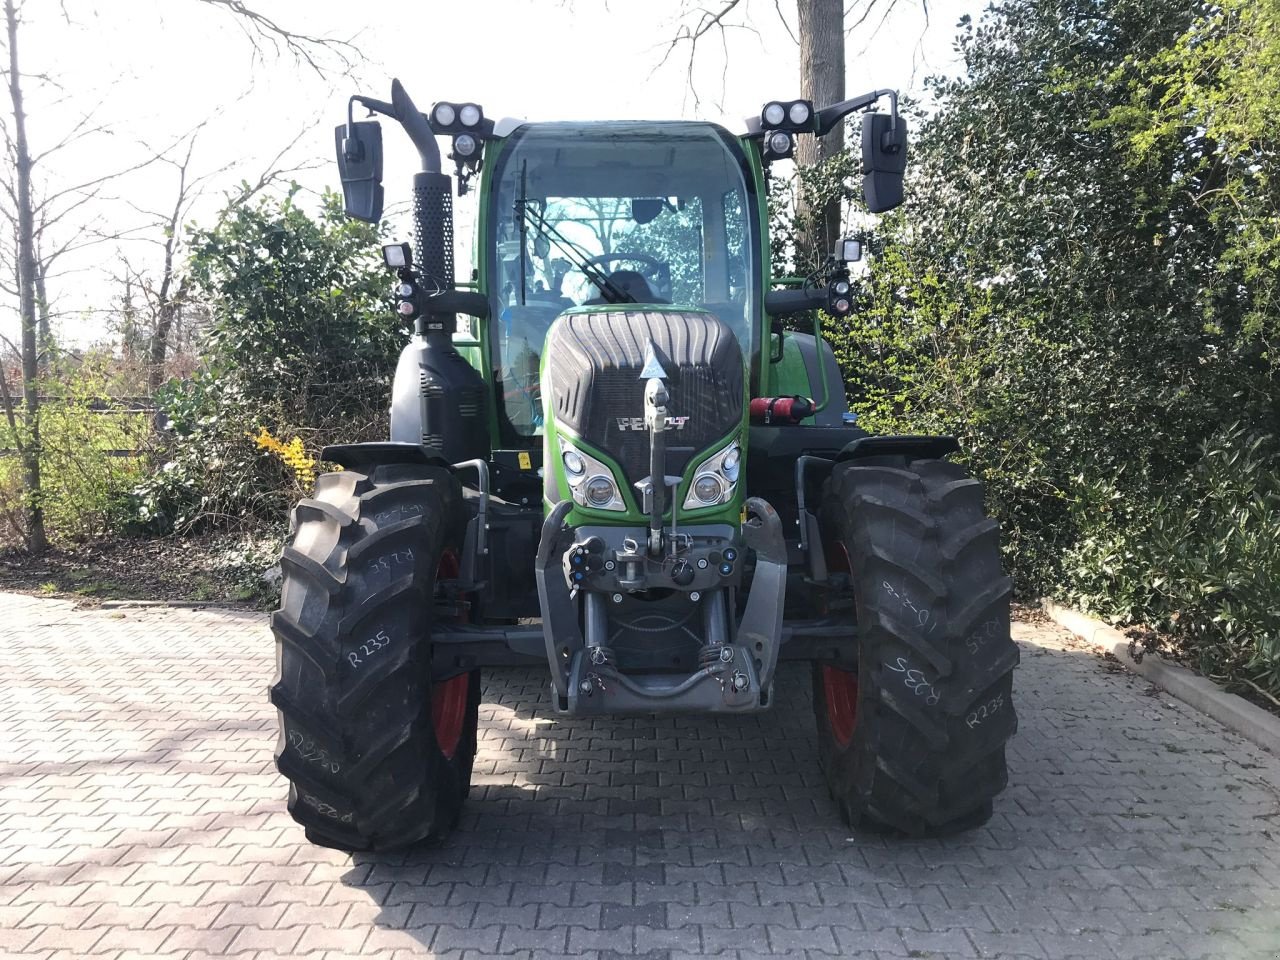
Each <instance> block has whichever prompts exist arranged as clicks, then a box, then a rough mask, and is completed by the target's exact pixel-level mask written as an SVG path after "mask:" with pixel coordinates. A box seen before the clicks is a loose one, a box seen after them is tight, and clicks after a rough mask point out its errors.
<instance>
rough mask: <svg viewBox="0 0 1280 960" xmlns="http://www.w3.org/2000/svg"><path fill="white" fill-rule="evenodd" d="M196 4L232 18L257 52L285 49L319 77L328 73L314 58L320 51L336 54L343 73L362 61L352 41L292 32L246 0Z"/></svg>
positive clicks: (215, 0) (202, 1) (210, 0)
mask: <svg viewBox="0 0 1280 960" xmlns="http://www.w3.org/2000/svg"><path fill="white" fill-rule="evenodd" d="M197 2H198V3H205V4H208V5H209V6H211V7H219V8H221V9H223V10H226V11H227V12H228V13H231V14H233V15H234V16H235V17H236V22H237V24H238V25H239V26H240V28H241V30H243V31H244V34H245V36H246V37H248V38H249V42H250V43H252V44H253V47H254V50H255V51H261V48H262V45H263V43H264V42H265V43H269V44H271V47H272V49H273V50H274V51H275V52H276V53H279V52H280V49H281V47H283V48H284V49H286V50H288V51H289V52H290V53H292V54H293V55H294V57H296V58H297V59H299V60H301V61H303V62H304V63H306V64H307V66H309V67H310V68H311V69H312V70H314V71H315V72H316V73H317V74H319V75H320V76H324V75H325V71H324V69H323V68H322V67H321V65H320V63H319V62H318V61H317V60H316V56H315V55H316V54H317V53H319V52H321V51H327V52H329V53H332V54H334V55H335V56H336V57H337V58H338V59H339V61H341V63H342V68H343V71H344V72H349V71H350V70H351V68H352V67H353V66H354V65H355V64H356V63H357V62H358V61H359V60H361V59H363V57H362V55H361V53H360V51H359V49H357V48H356V46H355V45H354V44H352V43H350V42H349V41H346V40H339V39H337V38H335V37H321V36H314V35H312V34H308V33H302V32H300V31H295V30H290V29H288V28H287V27H284V26H282V25H280V24H279V23H277V22H276V21H275V20H273V19H271V18H270V17H268V16H266V15H265V14H263V13H261V12H259V11H258V10H255V9H253V8H252V7H250V6H249V5H248V4H247V3H245V2H244V0H197Z"/></svg>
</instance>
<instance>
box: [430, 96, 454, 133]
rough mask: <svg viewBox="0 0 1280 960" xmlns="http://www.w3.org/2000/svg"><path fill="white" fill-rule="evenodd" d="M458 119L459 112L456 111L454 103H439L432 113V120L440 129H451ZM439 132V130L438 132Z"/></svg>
mask: <svg viewBox="0 0 1280 960" xmlns="http://www.w3.org/2000/svg"><path fill="white" fill-rule="evenodd" d="M457 117H458V111H457V110H455V109H454V107H453V104H452V103H437V104H436V105H435V108H434V109H433V110H432V111H431V119H432V120H433V121H435V124H436V126H438V127H451V126H453V121H454V120H456V119H457ZM436 132H437V133H438V132H439V131H438V130H437V131H436Z"/></svg>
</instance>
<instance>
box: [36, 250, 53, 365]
mask: <svg viewBox="0 0 1280 960" xmlns="http://www.w3.org/2000/svg"><path fill="white" fill-rule="evenodd" d="M33 262H34V263H35V269H36V282H35V291H36V331H37V335H36V361H37V364H38V368H39V371H40V376H42V377H43V376H45V375H46V374H47V373H48V372H49V353H50V351H51V350H52V349H53V323H52V322H51V320H50V319H49V294H48V293H47V292H46V289H45V285H44V272H45V269H46V267H45V265H43V264H42V263H41V262H40V258H39V256H36V257H35V260H34V261H33Z"/></svg>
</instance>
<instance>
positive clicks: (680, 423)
mask: <svg viewBox="0 0 1280 960" xmlns="http://www.w3.org/2000/svg"><path fill="white" fill-rule="evenodd" d="M614 419H616V420H617V421H618V429H619V430H643V429H644V428H645V427H644V417H615V418H614ZM688 422H689V418H688V417H667V429H668V430H683V429H684V425H685V424H686V423H688Z"/></svg>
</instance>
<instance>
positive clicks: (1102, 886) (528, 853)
mask: <svg viewBox="0 0 1280 960" xmlns="http://www.w3.org/2000/svg"><path fill="white" fill-rule="evenodd" d="M0 633H2V636H0V640H2V644H0V955H2V956H6V957H25V956H31V957H40V958H48V957H52V956H59V957H61V956H71V957H80V956H89V955H92V956H99V955H101V956H121V957H123V956H133V955H136V954H144V955H145V954H157V955H163V956H166V957H180V956H181V957H187V958H191V960H194V958H197V957H205V956H210V955H217V956H224V955H242V956H246V955H249V954H256V955H257V956H260V957H261V956H275V955H280V956H284V955H287V956H302V955H306V956H311V957H316V958H319V957H326V958H328V957H347V956H363V955H367V956H373V955H381V956H404V957H408V956H411V955H425V954H434V955H436V956H440V957H459V958H462V957H464V956H465V957H467V958H470V957H479V956H481V955H488V954H501V955H504V956H519V957H522V958H529V960H533V958H534V957H550V956H553V955H560V954H572V955H575V956H588V957H598V958H606V957H623V956H640V957H649V958H654V960H659V958H671V960H675V958H677V957H683V956H703V955H720V956H723V957H726V958H729V957H734V958H737V957H742V958H747V957H752V956H756V955H765V954H769V955H773V954H788V953H790V954H796V955H808V956H811V957H823V956H831V955H842V956H859V957H871V956H876V957H894V958H901V957H993V956H1001V957H1037V958H1053V960H1057V958H1068V957H1091V958H1092V957H1126V958H1130V957H1151V958H1159V960H1167V958H1180V957H1213V958H1228V960H1235V958H1244V957H1250V958H1252V957H1268V958H1271V957H1275V956H1277V955H1280V837H1277V831H1280V762H1278V761H1277V760H1276V759H1275V758H1273V757H1269V756H1268V755H1266V754H1264V753H1262V752H1260V751H1258V750H1257V749H1255V748H1253V747H1251V746H1250V745H1248V744H1246V743H1245V742H1243V741H1242V740H1240V739H1239V738H1237V737H1235V736H1233V735H1231V734H1229V733H1226V732H1225V731H1224V730H1222V728H1220V727H1218V726H1217V725H1216V724H1214V723H1213V722H1212V721H1208V720H1205V719H1203V718H1201V717H1200V716H1199V715H1197V714H1195V713H1193V712H1192V711H1191V710H1189V709H1188V708H1186V707H1184V706H1182V705H1181V704H1178V703H1174V702H1170V701H1169V700H1168V699H1167V698H1165V697H1162V696H1153V695H1150V694H1149V693H1148V691H1147V687H1146V684H1145V683H1144V682H1142V681H1139V680H1136V679H1134V678H1132V677H1129V676H1127V675H1124V674H1113V673H1109V672H1108V670H1107V668H1106V665H1105V664H1104V663H1103V662H1102V661H1100V660H1099V659H1097V658H1096V657H1094V656H1092V655H1090V654H1088V653H1086V652H1084V651H1082V650H1080V649H1079V648H1073V645H1072V644H1071V643H1069V642H1068V641H1067V636H1066V634H1064V633H1063V632H1062V631H1060V630H1059V629H1057V628H1056V627H1052V626H1048V625H1041V624H1035V625H1031V624H1022V625H1019V626H1018V628H1017V636H1018V639H1019V640H1020V641H1021V643H1022V645H1023V651H1024V658H1023V666H1022V668H1021V670H1020V671H1019V674H1018V680H1017V687H1016V689H1017V693H1018V699H1019V703H1018V706H1019V708H1020V712H1021V715H1022V730H1021V733H1020V734H1019V736H1018V737H1017V739H1016V740H1015V742H1014V746H1013V749H1012V756H1011V763H1010V766H1011V776H1012V780H1013V785H1012V786H1011V788H1010V789H1009V790H1008V791H1007V792H1006V793H1005V794H1004V795H1003V796H1002V797H1001V798H1000V800H999V803H998V806H997V811H996V816H995V818H994V819H993V820H992V822H991V823H990V825H989V826H988V827H986V828H984V829H982V830H978V831H976V832H974V833H971V834H969V835H966V836H964V837H960V838H957V839H952V840H947V841H945V842H903V841H887V840H883V839H878V838H865V837H852V836H850V835H849V834H848V832H847V831H845V830H844V829H842V828H841V827H840V826H839V824H838V822H837V821H836V818H835V812H834V810H833V808H832V805H831V803H830V802H829V800H828V799H827V797H826V795H825V793H824V791H823V789H822V787H821V786H820V778H819V774H818V770H817V763H816V759H815V755H814V745H813V730H812V721H811V719H810V714H809V704H808V690H807V683H806V679H807V675H806V674H805V672H804V671H803V670H800V669H796V668H789V669H788V670H786V671H784V674H783V679H782V683H783V685H784V686H785V688H786V689H785V690H784V691H782V695H781V696H779V697H778V699H777V702H778V704H779V706H778V707H777V708H775V710H774V712H773V713H771V714H768V715H765V716H763V717H758V718H737V719H723V720H713V719H705V718H697V717H692V718H685V719H680V720H663V721H656V722H655V721H650V720H619V721H595V722H587V721H564V720H559V719H556V718H555V717H554V716H552V715H551V713H550V711H549V705H548V703H547V699H546V696H545V693H544V691H545V687H546V683H545V681H544V679H543V677H542V675H541V674H539V673H538V672H537V671H536V670H519V671H504V672H501V673H495V674H494V675H492V676H490V677H489V678H488V682H487V685H486V691H485V703H484V706H483V707H482V712H481V723H482V725H483V731H482V739H481V753H480V757H479V759H478V761H477V764H476V774H477V776H476V784H477V785H476V788H475V790H474V792H473V794H472V799H471V800H470V801H469V804H468V807H467V812H466V815H465V818H464V822H463V823H462V826H461V830H460V832H459V833H458V834H457V835H456V837H455V838H454V839H453V840H452V841H451V842H450V843H449V844H448V845H447V846H445V847H444V848H442V849H437V850H433V851H424V852H417V853H413V854H411V855H402V856H394V857H356V858H354V860H353V859H352V858H350V857H346V856H342V855H339V854H337V853H334V852H332V851H326V850H321V849H318V848H314V847H311V846H308V845H307V844H305V843H304V842H303V839H302V833H301V830H300V829H297V828H296V827H295V825H294V824H293V823H292V821H290V820H289V818H288V817H287V815H286V814H285V813H284V803H283V792H284V791H283V785H282V783H281V781H280V779H279V778H278V777H277V775H276V773H275V771H274V769H273V767H272V759H271V752H272V748H273V741H274V738H275V717H274V715H273V713H272V711H271V710H270V709H269V708H268V706H267V703H266V700H265V691H266V686H267V683H268V682H269V680H270V678H271V673H272V670H273V658H272V653H271V645H270V643H269V638H268V636H267V632H266V629H265V626H264V621H263V618H262V617H260V616H256V615H246V614H234V613H225V612H223V613H220V612H194V611H181V610H172V611H171V610H145V611H138V610H130V611H116V612H111V611H77V610H74V609H72V607H71V606H70V605H69V604H67V603H64V602H61V601H52V600H40V599H33V598H27V597H13V596H0Z"/></svg>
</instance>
